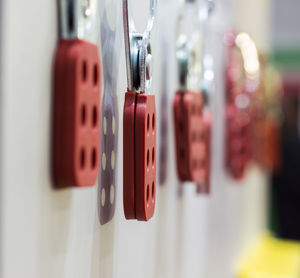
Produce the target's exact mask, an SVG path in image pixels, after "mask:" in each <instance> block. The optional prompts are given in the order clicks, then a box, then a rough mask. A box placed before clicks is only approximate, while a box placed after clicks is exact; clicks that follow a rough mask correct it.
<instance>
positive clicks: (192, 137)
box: [173, 2, 209, 184]
mask: <svg viewBox="0 0 300 278" xmlns="http://www.w3.org/2000/svg"><path fill="white" fill-rule="evenodd" d="M194 4H195V2H191V3H189V2H187V3H185V6H184V9H182V10H183V11H184V12H186V14H183V13H181V14H180V15H179V24H178V26H179V28H180V29H179V36H178V40H177V51H176V57H177V61H178V68H179V85H180V89H179V91H178V92H177V93H176V94H175V98H174V102H173V110H174V124H175V138H176V158H177V159H176V160H177V172H178V177H179V179H180V181H182V182H184V181H193V182H196V183H197V184H204V183H206V182H207V177H208V168H209V166H208V165H209V163H208V161H209V152H208V150H209V147H208V140H207V139H208V136H207V129H206V125H205V121H204V116H203V115H204V114H203V107H204V99H203V94H202V92H201V89H200V88H201V73H202V65H201V61H202V51H201V47H202V42H201V40H200V36H199V30H200V26H198V25H197V26H194V25H193V27H196V30H197V31H195V32H193V33H192V35H191V36H190V37H189V36H188V35H187V34H186V33H185V32H184V30H183V28H184V27H183V26H188V24H187V25H185V23H186V22H184V20H185V18H188V19H189V20H192V19H193V17H194V16H195V12H196V11H197V9H195V7H194ZM196 16H198V15H196ZM192 22H193V23H194V22H195V21H192Z"/></svg>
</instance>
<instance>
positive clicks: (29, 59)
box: [0, 0, 266, 278]
mask: <svg viewBox="0 0 300 278" xmlns="http://www.w3.org/2000/svg"><path fill="white" fill-rule="evenodd" d="M2 2H3V3H2V4H3V7H2V8H3V9H2V11H1V18H2V26H1V27H2V38H1V45H2V49H1V50H2V53H1V61H0V62H1V72H2V78H1V80H2V84H1V103H0V105H1V136H2V140H1V155H2V157H1V170H0V171H1V174H2V176H1V214H2V218H1V234H2V238H1V245H2V257H1V260H2V261H1V264H2V268H1V274H2V277H9V278H15V277H23V278H25V277H28V278H40V277H43V278H47V277H49V278H50V277H51V278H53V277H57V278H71V277H72V278H82V277H97V278H99V277H105V278H107V277H114V278H118V277H120V278H121V277H122V278H123V277H125V278H127V277H128V278H129V277H130V278H134V277H136V278H140V277H145V278H148V277H149V278H150V277H163V278H166V277H170V278H173V277H178V278H179V277H216V278H219V277H222V278H226V277H233V267H234V261H235V259H236V257H237V256H238V255H239V254H240V252H241V251H242V250H243V249H244V247H245V246H246V245H247V243H249V242H251V240H253V239H254V238H255V237H256V236H257V234H258V233H259V232H260V230H261V229H262V228H263V227H264V223H265V221H264V217H265V214H264V211H265V209H264V205H265V199H264V196H265V188H266V187H265V179H264V176H263V174H262V173H260V171H259V170H258V169H256V168H254V167H251V169H249V171H248V174H247V177H246V179H245V181H244V182H243V184H235V182H233V181H232V180H230V178H229V177H227V175H226V173H225V172H224V170H223V164H222V163H223V154H222V153H223V145H222V144H223V141H224V136H223V114H222V109H223V108H222V107H223V100H222V94H223V86H222V53H221V52H220V48H219V47H220V46H221V42H222V36H221V35H222V32H223V31H224V29H226V28H227V26H228V25H229V23H230V21H231V19H230V16H231V14H230V11H231V10H230V9H229V8H228V7H230V6H228V5H229V4H230V3H228V5H226V3H224V7H222V6H221V5H222V1H219V2H217V4H220V6H219V10H218V11H217V14H216V18H215V20H214V22H215V23H214V27H213V28H214V31H215V32H216V33H215V35H214V41H215V47H214V49H213V52H214V53H215V59H216V66H217V68H216V90H215V92H214V95H213V111H214V112H216V114H215V125H214V130H213V138H214V141H213V148H214V155H213V158H214V159H213V179H212V188H213V189H212V194H211V195H210V196H199V195H196V194H195V188H194V187H193V185H192V184H186V185H184V186H183V187H182V188H183V192H182V195H181V196H180V195H179V194H178V186H179V184H178V181H177V178H176V173H175V156H174V137H173V125H172V123H173V121H172V111H171V102H172V98H173V95H174V92H175V90H176V85H177V83H176V63H175V60H174V55H175V52H174V51H175V39H176V38H175V31H176V29H175V22H176V19H175V14H176V13H177V8H178V7H177V5H176V3H175V2H176V1H174V0H173V1H171V0H164V1H163V0H161V1H159V12H158V18H157V21H158V23H159V24H162V23H168V27H167V28H163V27H161V25H160V26H158V25H157V26H156V34H155V35H156V37H155V54H156V55H155V65H154V73H155V79H154V91H155V93H156V96H157V108H158V112H159V113H160V111H159V107H160V92H161V82H162V80H161V71H160V68H161V61H162V56H161V53H162V50H161V44H160V42H161V41H160V40H161V39H162V37H164V38H165V39H166V43H167V45H168V46H169V47H170V50H169V51H168V52H167V59H166V61H167V63H168V70H169V72H168V79H167V80H168V86H167V93H168V101H169V105H168V107H166V109H168V116H169V135H168V136H169V141H168V142H169V145H168V163H169V164H168V175H167V182H166V184H164V185H163V186H160V187H158V190H157V207H156V211H155V216H154V218H153V219H152V220H151V221H150V222H148V223H142V222H135V221H126V220H125V218H124V215H123V204H122V198H121V196H122V126H119V148H118V154H117V156H118V159H117V162H118V165H117V168H118V177H117V188H118V189H117V192H116V196H117V206H116V212H115V215H114V218H113V220H112V221H111V222H109V223H108V224H106V225H103V226H100V224H99V221H98V215H97V186H95V187H93V188H88V189H67V190H53V189H52V186H51V179H50V155H51V154H50V143H51V129H50V123H51V98H52V96H51V86H52V84H51V71H52V62H53V60H52V59H53V54H54V50H55V45H56V40H57V35H56V34H57V31H56V29H57V14H56V2H55V1H53V0H51V1H50V0H48V1H47V0H31V1H21V0H19V1H18V0H9V1H8V0H2ZM116 3H118V5H119V8H121V7H120V5H121V1H116ZM134 3H136V4H137V5H139V6H141V5H142V4H145V3H147V1H146V0H143V1H141V0H140V1H135V2H134ZM116 8H117V7H116ZM134 14H135V19H136V25H139V24H145V23H144V22H145V19H146V16H147V11H146V10H145V9H141V8H139V7H138V6H137V7H135V11H134ZM117 28H122V26H121V25H118V26H117ZM120 33H121V34H122V32H120ZM119 40H123V37H122V36H120V37H119ZM120 51H121V60H120V67H119V73H117V72H116V75H117V74H119V75H118V106H119V122H120V123H122V106H123V100H124V92H125V89H126V75H125V57H124V50H123V48H122V49H121V50H120ZM159 115H160V114H158V119H159ZM158 143H159V137H158ZM157 157H158V156H157Z"/></svg>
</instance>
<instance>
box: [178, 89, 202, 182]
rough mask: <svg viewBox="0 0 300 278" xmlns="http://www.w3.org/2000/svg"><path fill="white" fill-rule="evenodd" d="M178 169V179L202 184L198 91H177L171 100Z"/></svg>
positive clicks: (200, 105)
mask: <svg viewBox="0 0 300 278" xmlns="http://www.w3.org/2000/svg"><path fill="white" fill-rule="evenodd" d="M174 119H175V135H176V156H177V172H178V176H179V179H180V180H181V181H194V182H196V183H202V182H204V180H205V175H206V173H205V172H206V167H203V166H204V164H205V160H206V156H207V153H206V151H207V150H206V142H205V124H204V121H203V97H202V94H200V93H194V92H188V91H187V92H185V93H184V94H183V93H181V92H177V93H176V96H175V99H174Z"/></svg>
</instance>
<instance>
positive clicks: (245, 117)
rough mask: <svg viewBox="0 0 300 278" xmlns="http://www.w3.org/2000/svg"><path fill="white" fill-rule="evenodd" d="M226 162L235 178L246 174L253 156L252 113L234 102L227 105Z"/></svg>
mask: <svg viewBox="0 0 300 278" xmlns="http://www.w3.org/2000/svg"><path fill="white" fill-rule="evenodd" d="M226 113H227V131H226V164H227V168H228V170H229V173H230V174H231V175H232V176H233V177H234V178H235V179H241V178H243V176H244V173H245V168H246V166H247V163H248V162H249V160H250V157H251V137H250V132H251V128H250V115H249V113H248V112H247V111H240V110H239V109H237V108H236V106H235V105H234V104H228V105H227V111H226Z"/></svg>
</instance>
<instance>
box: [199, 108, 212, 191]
mask: <svg viewBox="0 0 300 278" xmlns="http://www.w3.org/2000/svg"><path fill="white" fill-rule="evenodd" d="M203 121H204V126H205V134H203V136H204V138H205V154H206V155H205V157H204V159H203V161H202V164H201V167H202V171H203V177H204V178H203V179H204V182H203V183H202V184H197V193H204V194H209V193H210V169H211V128H212V114H211V113H210V112H209V111H205V112H204V113H203Z"/></svg>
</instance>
